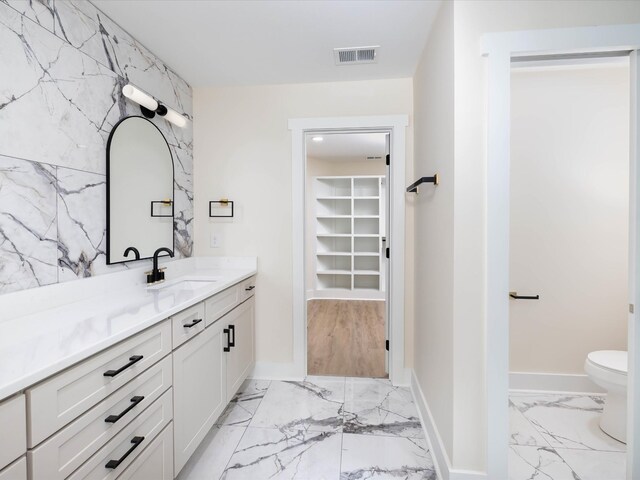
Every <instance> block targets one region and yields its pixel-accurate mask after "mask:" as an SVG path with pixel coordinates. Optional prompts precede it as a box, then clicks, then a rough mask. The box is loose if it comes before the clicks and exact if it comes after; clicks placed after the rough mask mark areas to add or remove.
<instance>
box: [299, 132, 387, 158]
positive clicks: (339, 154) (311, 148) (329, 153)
mask: <svg viewBox="0 0 640 480" xmlns="http://www.w3.org/2000/svg"><path fill="white" fill-rule="evenodd" d="M313 137H321V138H322V141H321V142H316V141H314V140H313ZM306 143H307V156H309V157H314V158H321V159H322V160H327V161H345V160H367V157H370V156H374V157H382V158H383V159H384V157H385V153H386V152H385V134H384V133H331V134H321V135H316V134H308V135H307V139H306ZM370 160H373V161H380V160H379V159H378V160H375V159H370Z"/></svg>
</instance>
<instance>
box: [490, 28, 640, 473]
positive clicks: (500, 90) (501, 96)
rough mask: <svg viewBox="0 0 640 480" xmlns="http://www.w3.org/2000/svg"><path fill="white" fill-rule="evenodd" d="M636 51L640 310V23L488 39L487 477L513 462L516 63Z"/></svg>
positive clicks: (637, 466)
mask: <svg viewBox="0 0 640 480" xmlns="http://www.w3.org/2000/svg"><path fill="white" fill-rule="evenodd" d="M621 51H630V60H631V62H630V65H631V69H630V70H631V112H630V113H631V115H630V123H631V125H630V127H631V131H630V171H629V176H630V179H629V186H630V188H629V197H630V212H629V222H630V225H629V227H630V228H629V266H630V268H629V304H631V305H636V306H637V307H638V308H640V282H636V278H638V275H640V251H639V250H640V246H639V245H638V238H639V236H638V235H639V234H640V232H638V231H637V228H638V223H639V222H638V215H640V209H638V208H637V207H638V206H637V202H638V198H637V185H638V184H639V183H640V145H639V144H638V128H640V122H639V118H638V115H639V112H640V24H628V25H615V26H600V27H578V28H558V29H550V30H529V31H520V32H505V33H489V34H485V35H484V36H483V38H482V42H481V54H482V55H483V56H485V57H486V58H487V62H486V72H487V110H486V112H487V113H486V114H487V130H486V156H487V167H486V168H487V170H486V178H487V194H486V199H485V201H486V243H485V261H486V277H485V278H486V297H485V318H486V328H485V332H486V333H485V359H484V360H485V389H486V390H485V391H486V397H485V399H486V419H485V421H486V437H485V441H486V463H487V474H488V478H507V477H508V473H507V472H508V456H509V444H508V438H509V413H508V396H509V303H508V292H509V167H510V124H511V118H510V100H511V85H510V82H511V79H510V76H511V60H512V59H513V58H522V57H532V56H536V55H576V54H589V53H596V52H597V53H603V54H604V53H607V52H612V53H613V52H621ZM637 323H638V315H637V313H636V314H634V313H630V314H629V323H628V325H629V327H628V335H629V337H628V350H629V371H628V376H627V378H628V387H627V388H628V397H627V401H628V408H627V412H628V418H627V478H628V479H632V478H633V475H634V472H635V473H636V475H640V441H637V440H636V439H635V436H636V435H639V434H640V400H639V401H638V402H634V399H636V398H638V399H640V394H638V393H636V390H637V389H638V388H640V325H637Z"/></svg>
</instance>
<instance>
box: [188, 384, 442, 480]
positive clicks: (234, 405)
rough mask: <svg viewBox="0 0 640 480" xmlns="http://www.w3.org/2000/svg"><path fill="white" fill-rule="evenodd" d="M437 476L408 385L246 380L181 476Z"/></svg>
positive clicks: (305, 479) (313, 479) (346, 479)
mask: <svg viewBox="0 0 640 480" xmlns="http://www.w3.org/2000/svg"><path fill="white" fill-rule="evenodd" d="M399 478H401V479H409V480H418V479H421V480H437V475H436V472H435V468H434V466H433V461H432V459H431V454H430V452H429V449H428V446H427V442H426V439H425V438H424V434H423V431H422V428H421V426H420V420H419V419H418V412H417V410H416V406H415V404H414V403H413V399H412V396H411V392H410V391H409V389H408V388H404V387H393V386H392V385H391V383H390V382H389V381H388V380H382V379H364V378H345V377H308V378H307V379H306V380H305V381H304V382H283V381H272V382H268V381H261V380H248V381H246V382H245V383H244V385H243V386H242V388H241V389H240V391H239V392H238V394H236V396H235V398H234V399H233V400H232V401H231V403H230V404H229V406H228V407H227V409H226V411H225V412H224V413H223V414H222V415H221V416H220V418H219V419H218V423H217V425H216V426H214V427H213V429H212V430H211V431H210V432H209V434H208V435H207V437H206V438H205V440H204V441H203V442H202V444H201V445H200V447H199V448H198V450H197V451H196V452H195V453H194V455H193V456H192V457H191V459H190V460H189V462H188V463H187V465H185V467H184V468H183V470H182V471H181V473H180V475H179V477H178V479H179V480H218V479H228V480H231V479H246V480H261V479H287V480H293V479H295V480H329V479H330V480H356V479H358V480H365V479H374V480H386V479H399Z"/></svg>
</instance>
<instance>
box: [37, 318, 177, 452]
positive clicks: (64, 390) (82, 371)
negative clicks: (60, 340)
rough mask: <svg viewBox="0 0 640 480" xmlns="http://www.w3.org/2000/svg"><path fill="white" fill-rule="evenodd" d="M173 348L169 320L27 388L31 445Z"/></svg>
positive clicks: (85, 409) (69, 420)
mask: <svg viewBox="0 0 640 480" xmlns="http://www.w3.org/2000/svg"><path fill="white" fill-rule="evenodd" d="M170 352H171V324H170V322H169V321H168V320H166V321H164V322H162V323H161V324H159V325H156V326H155V327H152V328H150V329H148V330H145V331H144V332H141V333H139V334H137V335H135V336H134V337H132V338H130V339H128V340H125V341H123V342H121V343H119V344H117V345H114V346H113V347H111V348H109V349H107V350H106V351H104V352H102V353H99V354H97V355H95V356H93V357H91V358H89V359H87V360H85V361H83V362H82V363H79V364H78V365H76V366H74V367H71V368H70V369H69V370H67V371H65V372H63V373H61V374H59V375H56V376H55V377H52V378H51V379H49V380H45V381H44V382H43V383H41V384H40V385H37V386H35V387H33V388H31V389H29V390H27V405H28V407H29V414H30V416H31V422H30V425H29V427H30V428H29V430H28V436H27V438H28V444H29V447H34V446H35V445H37V444H39V443H40V442H41V441H43V440H44V439H45V438H47V437H49V436H50V435H51V434H52V433H54V432H56V431H57V430H59V429H60V428H62V427H63V426H64V425H66V424H67V423H69V422H71V421H72V420H74V419H75V418H76V417H78V416H79V415H81V414H82V413H84V412H86V411H87V410H88V409H89V408H91V407H93V406H94V405H95V404H96V403H98V402H100V401H101V400H102V399H104V398H105V397H107V396H108V395H110V394H111V393H113V392H115V391H116V390H117V389H119V388H120V387H122V386H123V385H124V384H126V383H127V382H128V381H129V380H131V379H132V378H134V377H136V376H137V375H140V373H142V372H143V371H145V370H146V369H147V368H149V367H150V366H151V365H153V364H154V363H156V362H157V361H159V360H160V359H161V358H162V357H164V356H165V355H167V354H168V353H170ZM140 356H141V357H142V358H140V359H139V360H138V361H135V360H136V359H138V358H139V357H140ZM134 362H135V363H134ZM118 372H119V373H118Z"/></svg>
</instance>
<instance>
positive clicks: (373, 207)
mask: <svg viewBox="0 0 640 480" xmlns="http://www.w3.org/2000/svg"><path fill="white" fill-rule="evenodd" d="M384 191H385V185H384V177H382V176H354V177H315V178H314V193H315V222H316V232H315V265H316V272H315V277H316V285H315V296H316V297H320V298H373V299H376V298H379V299H384V269H383V266H384V265H383V262H382V255H381V254H382V252H383V238H384V231H385V223H384V222H385V219H384Z"/></svg>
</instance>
